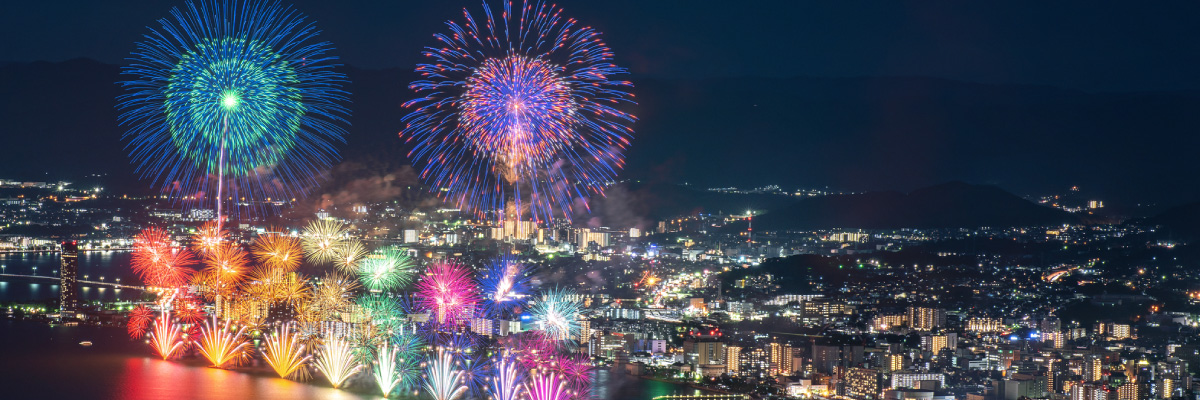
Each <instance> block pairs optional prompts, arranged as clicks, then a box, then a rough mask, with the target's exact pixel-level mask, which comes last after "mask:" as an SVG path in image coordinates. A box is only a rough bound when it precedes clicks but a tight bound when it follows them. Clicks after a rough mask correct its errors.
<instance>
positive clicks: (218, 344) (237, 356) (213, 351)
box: [200, 317, 250, 368]
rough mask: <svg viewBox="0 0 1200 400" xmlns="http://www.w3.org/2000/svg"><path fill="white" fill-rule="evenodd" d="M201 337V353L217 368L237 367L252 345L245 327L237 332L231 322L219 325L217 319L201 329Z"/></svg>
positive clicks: (208, 322)
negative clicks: (247, 338) (247, 337)
mask: <svg viewBox="0 0 1200 400" xmlns="http://www.w3.org/2000/svg"><path fill="white" fill-rule="evenodd" d="M200 336H201V339H200V353H201V354H203V355H204V358H207V359H208V361H209V362H210V363H212V366H214V367H217V368H225V367H229V366H236V365H237V364H238V363H239V362H241V359H242V358H244V357H245V356H246V349H247V348H248V347H249V345H250V343H249V341H247V340H246V328H245V327H239V328H237V329H236V330H235V329H233V327H232V326H231V323H230V322H229V321H226V322H225V324H224V325H218V324H217V319H216V318H215V317H214V318H212V319H210V320H208V321H207V322H205V323H204V326H202V327H200Z"/></svg>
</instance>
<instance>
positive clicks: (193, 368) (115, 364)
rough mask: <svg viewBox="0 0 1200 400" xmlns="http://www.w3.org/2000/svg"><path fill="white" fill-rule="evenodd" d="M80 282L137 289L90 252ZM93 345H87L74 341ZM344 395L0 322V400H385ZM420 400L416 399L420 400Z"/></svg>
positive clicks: (112, 262) (90, 334) (355, 388)
mask: <svg viewBox="0 0 1200 400" xmlns="http://www.w3.org/2000/svg"><path fill="white" fill-rule="evenodd" d="M79 260H80V262H79V264H80V266H79V277H80V278H83V277H84V276H85V275H86V276H88V279H93V280H99V277H101V276H103V277H104V278H105V279H104V280H105V281H112V280H113V279H116V278H121V281H122V282H123V283H131V284H137V282H138V280H137V278H136V277H134V276H133V275H132V273H131V271H129V253H128V252H87V253H81V254H80V257H79ZM0 266H3V267H4V268H3V272H4V273H10V274H31V273H33V272H34V270H33V267H37V272H36V275H39V276H54V275H55V271H57V270H58V267H59V264H58V253H0ZM139 295H140V293H139V292H138V291H135V290H123V291H120V290H114V289H112V288H97V287H87V286H83V287H82V288H81V290H80V297H81V299H82V300H84V301H96V300H103V301H113V300H117V299H136V298H137V297H138V296H139ZM57 298H58V285H57V284H55V283H53V282H51V281H44V280H29V279H24V278H3V277H0V302H11V301H22V302H24V301H39V300H50V299H57ZM84 340H90V341H92V342H93V343H94V345H93V346H91V347H83V346H80V345H79V342H81V341H84ZM359 378H362V381H361V382H355V383H354V384H353V385H352V387H351V388H350V390H340V389H333V388H331V387H329V386H328V383H325V382H323V381H321V380H320V379H317V381H316V382H304V383H300V382H293V381H289V380H285V379H280V378H277V377H275V376H273V375H270V374H268V373H265V372H258V373H256V372H244V371H227V370H219V369H213V368H207V367H205V366H203V364H202V363H200V362H187V361H185V362H179V361H163V360H161V359H158V358H157V357H154V356H153V354H152V350H151V349H150V347H149V345H147V344H146V343H144V342H142V341H130V340H129V338H128V337H127V336H126V335H125V332H124V330H122V329H114V328H98V327H88V326H77V327H65V326H54V327H51V326H48V325H45V324H39V323H34V322H25V321H13V320H8V319H2V317H0V399H9V398H11V399H89V400H90V399H130V400H138V399H164V400H165V399H169V400H187V399H203V400H233V399H289V400H290V399H299V400H302V399H331V400H342V399H346V400H350V399H382V397H379V396H376V395H373V394H372V393H373V392H371V390H372V389H374V388H373V387H372V383H371V382H369V381H368V379H369V378H366V376H365V375H363V376H359ZM698 393H699V391H697V390H696V389H692V388H689V387H687V386H684V385H679V384H674V383H667V382H659V381H652V380H645V379H638V378H635V377H630V376H628V375H624V374H620V373H612V372H609V371H607V370H600V371H596V372H595V379H594V392H593V394H594V396H593V398H594V399H598V400H618V399H621V400H624V399H652V398H654V397H657V396H662V395H669V394H698ZM422 398H423V397H422Z"/></svg>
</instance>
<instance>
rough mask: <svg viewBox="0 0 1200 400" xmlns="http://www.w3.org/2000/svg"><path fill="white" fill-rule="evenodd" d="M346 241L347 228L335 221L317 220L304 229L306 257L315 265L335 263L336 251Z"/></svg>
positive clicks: (302, 242)
mask: <svg viewBox="0 0 1200 400" xmlns="http://www.w3.org/2000/svg"><path fill="white" fill-rule="evenodd" d="M344 240H346V227H345V226H344V225H342V223H341V222H337V221H334V220H328V219H326V220H317V221H313V222H312V223H310V224H308V226H306V227H305V228H304V236H303V240H301V242H300V243H301V245H303V247H304V255H305V256H306V257H308V260H309V261H310V262H313V263H317V264H322V263H326V262H331V261H334V259H335V258H336V256H337V253H336V251H335V249H336V248H337V247H338V246H339V245H341V244H342V242H343V241H344Z"/></svg>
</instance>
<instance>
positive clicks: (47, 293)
mask: <svg viewBox="0 0 1200 400" xmlns="http://www.w3.org/2000/svg"><path fill="white" fill-rule="evenodd" d="M129 257H130V253H129V252H127V251H87V252H81V253H79V279H84V280H93V281H100V280H101V278H103V281H104V282H113V281H115V280H116V279H120V280H121V283H125V284H131V285H138V284H140V281H139V280H138V279H137V277H136V276H134V275H133V273H132V271H130V270H129ZM58 268H59V259H58V253H0V273H6V274H17V275H37V276H53V277H57V276H58ZM140 295H141V293H140V292H139V291H136V290H118V289H114V288H111V287H98V286H91V285H80V288H79V299H80V300H82V301H115V300H118V299H120V300H133V299H137V298H138V297H139V296H140ZM51 299H58V283H57V282H55V281H50V280H44V279H26V278H13V277H3V276H0V303H4V302H13V301H21V302H25V301H42V300H51Z"/></svg>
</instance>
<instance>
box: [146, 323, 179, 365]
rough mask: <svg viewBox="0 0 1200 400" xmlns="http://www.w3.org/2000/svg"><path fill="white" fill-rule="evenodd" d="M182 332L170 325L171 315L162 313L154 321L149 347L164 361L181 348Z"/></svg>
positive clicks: (176, 326)
mask: <svg viewBox="0 0 1200 400" xmlns="http://www.w3.org/2000/svg"><path fill="white" fill-rule="evenodd" d="M182 336H183V332H181V331H180V330H179V325H175V324H173V323H171V314H170V313H164V314H163V316H162V317H159V318H158V319H157V320H155V321H154V330H153V331H152V332H150V335H149V337H150V346H151V347H153V348H154V351H155V352H157V353H158V355H159V356H160V357H162V359H164V360H168V359H170V358H171V357H174V356H175V352H176V351H177V350H179V348H180V347H183V340H182Z"/></svg>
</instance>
